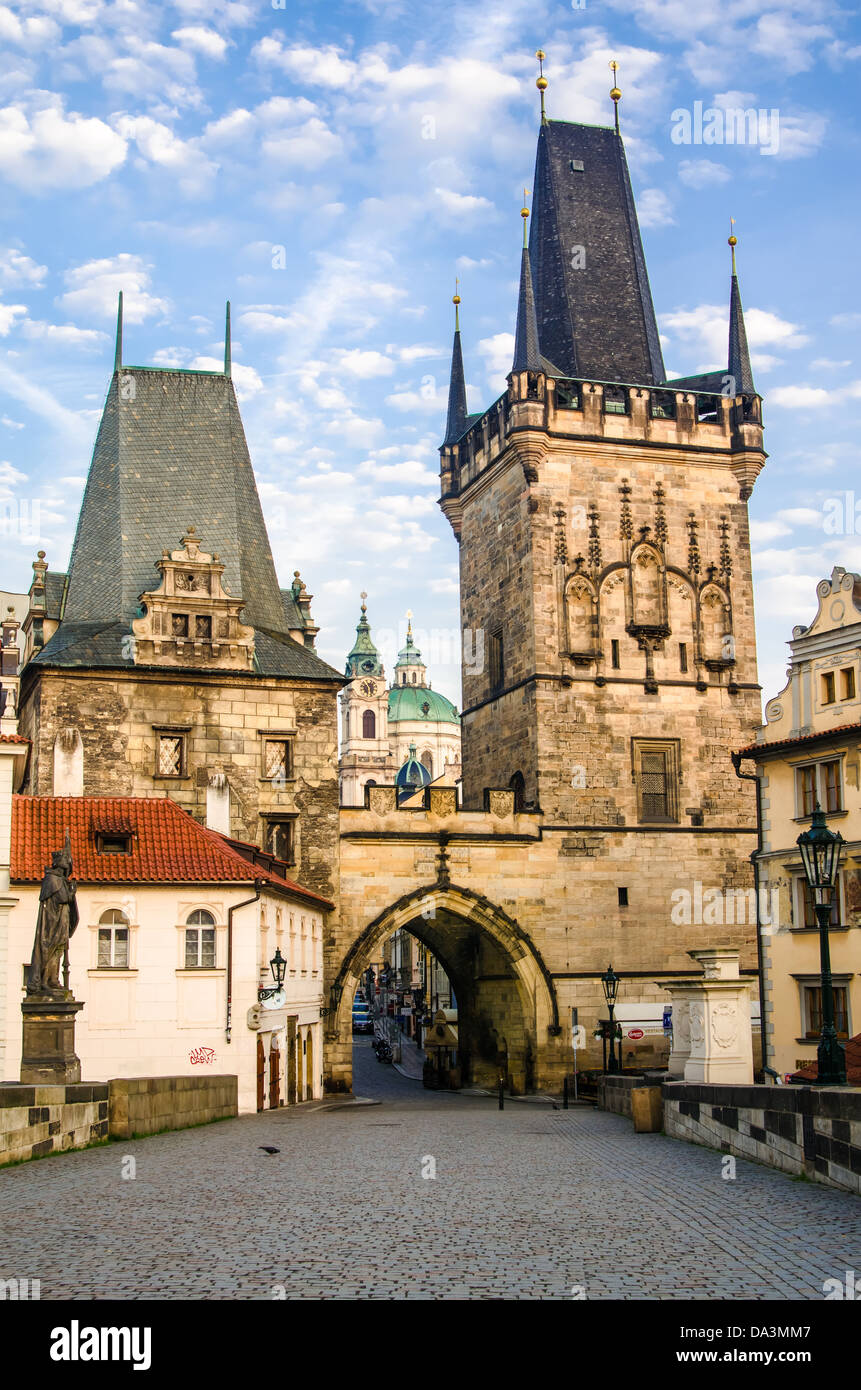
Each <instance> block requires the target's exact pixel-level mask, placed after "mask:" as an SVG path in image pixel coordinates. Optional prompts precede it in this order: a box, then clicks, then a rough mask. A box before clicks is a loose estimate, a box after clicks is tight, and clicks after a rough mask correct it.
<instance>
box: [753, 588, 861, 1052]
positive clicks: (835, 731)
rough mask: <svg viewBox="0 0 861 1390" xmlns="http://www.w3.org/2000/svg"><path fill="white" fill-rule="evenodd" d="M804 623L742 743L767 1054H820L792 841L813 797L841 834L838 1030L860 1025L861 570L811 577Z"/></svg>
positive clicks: (814, 967)
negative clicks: (812, 595) (757, 833)
mask: <svg viewBox="0 0 861 1390" xmlns="http://www.w3.org/2000/svg"><path fill="white" fill-rule="evenodd" d="M816 597H817V600H818V610H817V613H816V617H815V618H814V619H813V622H812V623H811V624H810V626H809V627H805V626H803V625H801V624H799V625H798V626H796V627H794V628H793V629H792V640H791V641H790V643H789V649H790V665H789V673H788V674H789V679H788V680H787V683H786V685H785V687H784V689H783V690H782V691H781V692H780V694H779V695H776V696H774V698H773V699H771V700H769V701H768V703H767V704H766V707H765V720H766V722H765V724H764V725H762V727H761V728H759V729H758V730H757V734H756V742H755V743H754V744H751V745H748V747H746V748H745V749H744V750H743V751H742V754H741V759H740V760H741V761H743V762H744V763H745V764H746V765H747V768H748V771H750V770H752V769H755V772H756V775H757V777H758V779H759V795H760V799H761V818H762V844H761V849H760V852H759V854H758V856H757V867H758V873H759V883H760V889H761V891H760V901H761V917H762V950H763V960H764V966H765V980H766V1029H767V1031H766V1042H767V1048H768V1052H769V1054H770V1064H771V1066H772V1067H774V1068H775V1070H776V1071H778V1072H780V1073H781V1074H789V1073H793V1072H795V1071H798V1070H800V1069H801V1068H802V1067H807V1066H809V1065H811V1063H812V1064H814V1065H815V1064H816V1047H817V1044H818V1042H819V1036H820V1032H821V1026H822V990H821V973H820V969H821V967H820V953H819V931H818V925H817V921H816V916H815V913H814V911H813V903H812V900H811V895H810V892H809V890H808V888H807V883H806V879H805V875H804V871H803V867H802V863H801V853H800V851H799V849H798V845H797V843H796V841H797V839H798V836H799V835H800V834H801V832H802V831H804V830H807V829H809V828H810V824H811V821H812V817H813V811H814V808H815V807H816V805H817V804H818V805H819V806H820V807H821V808H822V810H823V811H824V812H825V816H826V820H827V823H828V827H829V829H830V830H832V831H839V833H840V834H841V835H842V836H843V839H844V840H845V841H846V844H845V847H844V850H843V859H842V866H841V873H840V880H839V883H838V888H837V892H836V894H835V898H834V903H833V906H832V915H831V921H832V925H831V929H830V932H829V938H830V942H829V944H830V951H831V970H832V978H833V983H834V1000H835V1015H836V1026H837V1032H838V1036H839V1037H840V1038H841V1040H842V1041H844V1042H846V1041H847V1040H848V1039H849V1038H851V1037H853V1036H854V1035H855V1034H856V1033H858V1032H859V1029H861V970H859V967H861V948H859V943H861V801H859V788H861V575H857V574H853V573H852V572H851V571H848V570H845V569H842V568H841V567H839V566H838V567H836V568H835V569H834V570H832V573H831V577H830V578H829V579H823V580H821V581H820V583H819V584H818V585H817V586H816Z"/></svg>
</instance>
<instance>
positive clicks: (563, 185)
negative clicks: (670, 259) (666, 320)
mask: <svg viewBox="0 0 861 1390" xmlns="http://www.w3.org/2000/svg"><path fill="white" fill-rule="evenodd" d="M542 80H543V81H544V84H545V86H546V78H543V76H542V78H539V85H540V83H541V81H542ZM616 93H618V96H617V95H616ZM611 95H612V96H613V100H614V102H615V103H616V126H615V128H614V129H610V128H609V127H607V128H605V127H603V126H587V125H575V124H573V123H571V122H568V121H551V120H548V119H547V117H546V115H545V113H544V89H543V88H542V89H541V102H542V123H541V128H540V131H539V134H538V153H537V156H536V160H535V182H534V185H533V187H534V200H533V207H532V214H533V215H532V229H531V233H530V238H529V256H530V262H531V274H532V283H533V286H534V294H535V312H536V319H537V323H538V336H539V340H540V344H541V350H542V352H543V353H544V354H545V355H546V357H548V358H549V359H550V360H551V361H552V362H555V363H556V364H557V367H558V370H559V372H560V373H562V374H564V375H566V376H575V377H588V378H591V379H593V380H595V381H619V382H630V383H636V384H642V385H644V386H650V385H656V384H659V383H661V382H663V381H664V378H665V372H664V363H663V358H662V356H661V344H660V340H659V337H658V325H657V321H656V319H655V309H654V305H653V304H652V294H651V290H650V289H649V277H648V274H647V271H646V261H645V257H644V255H643V244H642V241H641V238H640V228H639V224H638V222H637V211H636V208H635V206H634V195H633V192H632V190H631V179H630V176H629V174H628V163H627V160H626V158H625V147H624V144H623V142H622V137H621V134H620V132H619V126H618V98H619V96H621V93H620V92H618V88H615V87H614V89H613V92H612V93H611Z"/></svg>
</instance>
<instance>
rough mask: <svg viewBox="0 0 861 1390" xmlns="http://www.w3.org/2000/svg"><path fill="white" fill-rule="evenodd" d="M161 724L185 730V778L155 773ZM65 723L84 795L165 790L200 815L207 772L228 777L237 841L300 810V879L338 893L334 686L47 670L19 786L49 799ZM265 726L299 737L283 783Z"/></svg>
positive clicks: (35, 693) (29, 700) (29, 722)
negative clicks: (76, 737) (270, 768)
mask: <svg viewBox="0 0 861 1390" xmlns="http://www.w3.org/2000/svg"><path fill="white" fill-rule="evenodd" d="M154 725H155V726H173V727H176V728H182V729H185V730H187V732H186V743H187V765H186V768H185V775H184V776H182V777H159V776H157V775H156V770H155V761H156V734H155V732H154V727H153V726H154ZM64 728H76V729H78V730H79V732H80V734H81V737H82V740H83V745H84V795H85V796H169V797H170V798H171V799H172V800H173V801H176V802H177V803H178V804H179V805H180V806H182V807H183V808H184V809H185V810H187V811H189V812H191V814H192V815H194V816H195V817H196V818H197V819H199V820H201V821H204V822H205V820H206V791H207V786H208V783H209V779H210V776H211V775H212V774H213V773H223V774H224V775H225V777H226V778H227V782H228V784H229V787H230V821H231V826H230V828H231V834H232V835H234V836H235V837H236V838H237V839H241V840H246V841H248V842H250V843H252V844H261V843H262V829H263V827H262V821H261V817H263V816H265V815H267V814H286V815H290V814H295V816H296V821H295V870H294V872H295V876H296V878H297V879H298V880H299V881H300V882H301V883H302V885H303V886H304V887H306V888H311V889H313V890H314V891H315V892H317V893H321V894H322V895H323V896H324V897H330V898H335V897H336V896H337V885H338V868H337V861H338V851H337V846H338V770H337V766H338V742H337V740H338V724H337V692H336V690H335V688H334V686H328V685H323V684H318V683H315V682H313V681H292V680H287V679H280V680H279V679H274V678H259V679H256V680H254V679H251V678H249V677H248V676H231V675H229V674H225V673H223V672H222V673H219V674H218V675H207V674H204V673H200V672H198V673H195V675H194V677H193V678H192V677H189V676H188V675H186V674H184V673H182V672H175V671H169V672H161V673H159V674H150V673H144V672H141V671H138V670H134V671H129V672H105V673H104V675H98V674H93V673H92V672H89V673H88V672H84V671H80V672H79V671H68V670H66V671H56V672H54V671H44V672H40V673H39V674H38V677H37V678H36V679H35V684H34V683H33V681H32V678H31V682H30V684H29V686H28V692H27V694H26V696H25V697H24V700H23V703H22V709H21V719H20V729H21V733H22V734H24V735H26V737H27V738H30V739H32V740H33V750H32V763H31V770H30V777H29V784H28V786H27V787H26V788H25V789H24V790H26V791H28V792H30V793H32V794H34V795H37V796H51V795H53V794H54V786H53V748H54V740H55V738H56V736H57V734H58V733H59V732H60V730H61V729H64ZM267 730H268V731H271V732H272V733H273V734H275V733H283V734H286V733H292V734H293V776H292V777H290V778H287V779H286V780H285V781H284V782H283V784H282V785H281V786H278V785H275V784H273V782H272V781H271V780H267V779H266V778H265V777H264V776H263V752H262V740H261V734H262V733H265V732H266V731H267Z"/></svg>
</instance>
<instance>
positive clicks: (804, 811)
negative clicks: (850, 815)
mask: <svg viewBox="0 0 861 1390" xmlns="http://www.w3.org/2000/svg"><path fill="white" fill-rule="evenodd" d="M817 802H818V804H819V805H820V806H821V807H822V810H823V811H824V812H825V813H826V815H833V814H834V813H835V812H837V811H842V810H843V780H842V777H841V768H840V759H839V758H827V759H823V761H822V762H817V763H805V765H804V767H798V768H796V769H795V803H796V816H797V817H802V818H803V817H804V816H812V815H813V812H814V810H815V809H816V805H817Z"/></svg>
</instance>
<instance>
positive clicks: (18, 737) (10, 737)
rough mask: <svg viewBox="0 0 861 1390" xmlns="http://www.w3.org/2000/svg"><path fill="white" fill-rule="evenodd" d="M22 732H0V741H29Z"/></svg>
mask: <svg viewBox="0 0 861 1390" xmlns="http://www.w3.org/2000/svg"><path fill="white" fill-rule="evenodd" d="M29 742H30V740H29V739H28V738H25V737H24V735H23V734H0V743H29Z"/></svg>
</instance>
